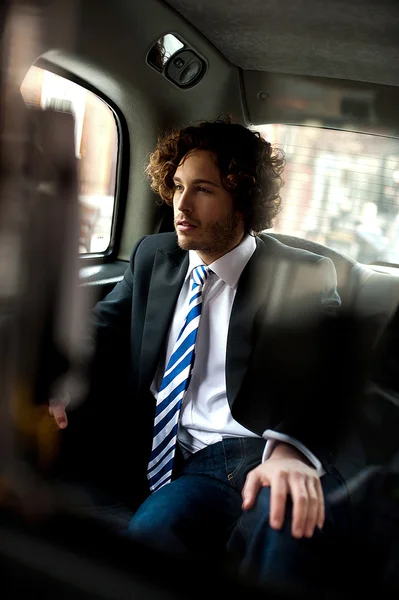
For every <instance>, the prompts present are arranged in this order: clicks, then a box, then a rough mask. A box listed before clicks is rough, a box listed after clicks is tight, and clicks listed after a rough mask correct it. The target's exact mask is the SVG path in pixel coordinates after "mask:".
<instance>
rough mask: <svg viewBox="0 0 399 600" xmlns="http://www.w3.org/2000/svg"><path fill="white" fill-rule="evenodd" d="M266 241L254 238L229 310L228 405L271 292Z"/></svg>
mask: <svg viewBox="0 0 399 600" xmlns="http://www.w3.org/2000/svg"><path fill="white" fill-rule="evenodd" d="M267 246H268V244H267V241H266V243H264V242H263V241H261V240H259V238H256V250H255V252H254V254H253V255H252V257H251V259H250V260H249V261H248V264H247V265H246V267H245V269H244V271H243V273H242V275H241V277H240V280H239V283H238V287H237V293H236V296H235V299H234V303H233V308H232V311H231V317H230V324H229V332H228V337H227V352H226V391H227V398H228V401H229V405H230V407H231V406H232V405H233V403H234V400H235V399H236V397H237V394H238V392H239V390H240V387H241V384H242V382H243V379H244V377H245V374H246V372H247V369H248V365H249V362H250V358H251V352H252V348H253V346H254V342H255V339H256V334H257V331H256V327H255V317H256V314H257V312H258V311H259V309H260V308H261V307H262V306H264V303H265V301H266V299H267V297H268V294H269V292H270V285H271V282H272V281H273V265H272V261H271V260H270V253H269V249H268V247H267Z"/></svg>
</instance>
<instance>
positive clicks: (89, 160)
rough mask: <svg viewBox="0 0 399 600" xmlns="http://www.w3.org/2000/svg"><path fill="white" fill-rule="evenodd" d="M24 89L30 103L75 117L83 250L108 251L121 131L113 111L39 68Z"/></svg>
mask: <svg viewBox="0 0 399 600" xmlns="http://www.w3.org/2000/svg"><path fill="white" fill-rule="evenodd" d="M21 93H22V96H23V98H24V100H25V103H26V104H27V105H28V106H35V107H41V108H43V109H45V108H53V109H56V110H62V111H67V112H71V113H72V114H73V115H74V117H75V152H76V157H77V160H78V196H79V207H80V240H79V252H80V253H81V254H85V253H97V252H98V253H103V252H105V251H106V250H107V248H108V247H109V244H110V239H111V230H112V219H113V213H114V203H115V186H116V165H117V158H118V130H117V125H116V121H115V118H114V114H113V111H112V110H111V109H110V107H109V106H108V105H107V104H106V103H105V102H104V101H103V100H101V99H100V98H99V97H98V96H96V94H94V93H93V92H91V91H89V90H86V89H85V88H84V87H82V86H80V85H77V84H76V83H74V82H72V81H70V80H68V79H66V78H64V77H61V76H59V75H56V74H54V73H51V72H50V71H46V70H44V69H41V68H39V67H36V66H32V67H31V68H30V70H29V72H28V73H27V75H26V77H25V79H24V81H23V84H22V86H21Z"/></svg>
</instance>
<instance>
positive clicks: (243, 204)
mask: <svg viewBox="0 0 399 600" xmlns="http://www.w3.org/2000/svg"><path fill="white" fill-rule="evenodd" d="M192 150H208V151H210V152H211V153H212V155H213V158H214V161H215V164H216V165H217V167H218V168H219V170H220V176H221V180H222V184H223V187H224V188H225V189H226V190H227V191H228V192H230V193H231V194H232V195H233V198H234V206H235V208H236V210H238V211H240V212H241V214H242V215H243V217H244V222H245V227H246V231H248V232H250V233H255V234H256V233H259V232H261V231H263V230H265V229H270V227H272V226H273V220H274V218H275V217H276V215H277V214H278V213H279V212H280V210H281V198H280V188H281V186H282V185H283V179H282V172H283V170H284V166H285V160H284V153H283V152H282V151H281V150H280V149H274V148H272V146H271V144H270V143H269V142H267V141H266V140H265V139H263V138H262V136H261V134H260V133H259V132H257V131H251V130H250V129H248V128H247V127H245V126H243V125H241V124H239V123H235V122H233V121H232V120H231V118H230V117H221V118H218V119H217V120H216V121H202V122H200V123H199V124H198V125H195V126H189V127H185V128H184V129H181V130H173V131H171V132H170V133H168V134H166V135H165V136H163V137H161V138H159V140H158V143H157V146H156V148H155V150H154V152H152V153H151V155H150V162H149V164H148V166H147V169H146V171H147V174H148V176H149V177H150V180H151V188H152V189H153V190H154V191H155V192H156V193H157V194H159V196H160V197H161V198H162V200H163V201H164V202H165V203H166V204H168V205H169V206H172V204H173V194H174V183H173V177H174V174H175V172H176V169H177V167H178V166H179V165H180V164H181V162H182V160H183V158H184V157H185V156H186V154H187V153H188V152H190V151H192Z"/></svg>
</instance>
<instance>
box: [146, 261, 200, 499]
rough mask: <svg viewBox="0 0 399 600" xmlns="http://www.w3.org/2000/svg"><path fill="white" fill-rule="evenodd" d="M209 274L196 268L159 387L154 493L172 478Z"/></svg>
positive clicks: (151, 470) (151, 478)
mask: <svg viewBox="0 0 399 600" xmlns="http://www.w3.org/2000/svg"><path fill="white" fill-rule="evenodd" d="M207 277H208V271H207V269H206V267H205V266H204V265H200V266H199V267H195V269H193V272H192V276H191V290H190V298H189V305H188V313H187V316H186V320H185V322H184V325H183V327H182V328H181V331H180V333H179V335H178V337H177V340H176V343H175V345H174V347H173V352H172V355H171V357H170V359H169V362H168V364H167V367H166V370H165V373H164V376H163V379H162V382H161V387H160V388H159V395H158V398H157V406H156V409H155V420H154V435H153V440H152V449H151V455H150V460H149V463H148V468H147V479H148V483H149V486H150V490H151V491H152V492H154V491H155V490H158V489H159V488H161V487H162V486H164V485H166V484H167V483H170V481H171V477H172V468H173V461H174V456H175V451H176V441H177V429H178V425H179V415H180V408H181V405H182V401H183V396H184V393H185V391H186V389H187V388H188V384H189V382H190V377H191V372H192V369H193V365H194V357H195V340H196V338H197V332H198V325H199V320H200V316H201V308H202V287H203V285H204V283H205V281H206V278H207Z"/></svg>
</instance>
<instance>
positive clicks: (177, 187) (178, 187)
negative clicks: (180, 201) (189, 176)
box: [175, 183, 183, 192]
mask: <svg viewBox="0 0 399 600" xmlns="http://www.w3.org/2000/svg"><path fill="white" fill-rule="evenodd" d="M182 189H183V186H182V185H181V184H180V183H175V191H176V192H181V191H182Z"/></svg>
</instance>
